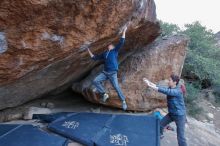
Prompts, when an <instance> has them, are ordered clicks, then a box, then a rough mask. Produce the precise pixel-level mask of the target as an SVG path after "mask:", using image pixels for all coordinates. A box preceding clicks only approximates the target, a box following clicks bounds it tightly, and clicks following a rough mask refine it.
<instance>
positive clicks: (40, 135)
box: [0, 124, 67, 146]
mask: <svg viewBox="0 0 220 146" xmlns="http://www.w3.org/2000/svg"><path fill="white" fill-rule="evenodd" d="M0 133H1V135H0V146H66V145H67V139H66V138H62V137H60V136H57V135H52V134H48V133H46V132H44V131H42V130H39V129H38V128H36V127H33V126H32V125H9V124H0Z"/></svg>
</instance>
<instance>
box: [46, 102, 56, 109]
mask: <svg viewBox="0 0 220 146" xmlns="http://www.w3.org/2000/svg"><path fill="white" fill-rule="evenodd" d="M46 107H47V108H54V107H55V105H54V104H53V103H51V102H48V103H47V106H46Z"/></svg>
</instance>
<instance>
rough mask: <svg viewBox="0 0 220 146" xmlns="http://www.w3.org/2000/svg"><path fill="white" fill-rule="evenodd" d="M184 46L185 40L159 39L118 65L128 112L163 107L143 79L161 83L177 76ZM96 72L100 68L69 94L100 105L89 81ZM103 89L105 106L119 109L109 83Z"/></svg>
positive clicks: (157, 96)
mask: <svg viewBox="0 0 220 146" xmlns="http://www.w3.org/2000/svg"><path fill="white" fill-rule="evenodd" d="M187 42H188V39H187V38H186V37H185V36H171V37H167V38H163V39H161V38H159V39H157V40H156V41H154V42H153V43H151V44H150V45H148V46H146V47H143V48H141V49H138V50H137V51H136V52H135V53H134V54H133V55H131V56H129V57H128V58H127V59H125V60H124V61H123V62H122V63H121V64H120V68H119V83H120V86H121V88H122V91H123V93H124V95H125V96H126V98H127V99H126V101H127V104H128V109H129V110H135V111H148V110H152V109H155V108H158V107H165V106H166V100H165V98H164V97H165V96H164V95H162V94H160V93H156V92H155V91H153V90H151V89H149V88H147V87H146V85H145V83H144V82H143V78H144V77H146V78H148V79H150V80H151V81H153V82H157V83H160V82H162V83H163V80H164V79H167V78H169V76H170V75H171V74H172V73H175V74H177V75H180V74H181V71H182V67H183V64H184V60H185V56H186V49H187ZM100 71H102V66H99V67H97V68H96V69H94V70H93V72H92V73H91V74H90V75H89V76H88V77H87V78H86V79H84V80H83V81H81V82H79V83H74V84H73V86H72V88H73V90H74V91H77V92H79V93H82V94H83V95H84V97H85V98H86V99H87V100H89V101H91V102H94V103H102V102H100V97H99V95H98V94H97V93H95V92H94V86H93V85H92V80H93V79H94V78H95V76H97V74H98V73H99V72H100ZM105 87H106V89H107V91H108V93H109V94H110V99H109V100H108V102H107V103H106V105H108V106H112V107H119V108H120V107H121V102H120V100H119V98H118V95H117V93H116V92H115V90H114V89H113V87H112V86H111V84H110V82H105Z"/></svg>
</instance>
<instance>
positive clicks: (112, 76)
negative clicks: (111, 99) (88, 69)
mask: <svg viewBox="0 0 220 146" xmlns="http://www.w3.org/2000/svg"><path fill="white" fill-rule="evenodd" d="M105 80H110V82H111V84H112V86H113V87H114V89H115V90H116V92H117V93H118V96H119V98H120V99H121V101H124V100H125V96H124V95H123V93H122V91H121V88H120V87H119V84H118V77H117V71H113V72H105V71H103V72H101V73H100V74H99V75H98V76H97V77H96V78H95V79H94V81H93V85H94V86H95V87H96V88H97V90H98V92H99V93H101V94H104V93H105V92H106V91H105V88H104V87H103V85H102V82H103V81H105Z"/></svg>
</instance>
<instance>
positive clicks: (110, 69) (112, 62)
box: [87, 27, 127, 110]
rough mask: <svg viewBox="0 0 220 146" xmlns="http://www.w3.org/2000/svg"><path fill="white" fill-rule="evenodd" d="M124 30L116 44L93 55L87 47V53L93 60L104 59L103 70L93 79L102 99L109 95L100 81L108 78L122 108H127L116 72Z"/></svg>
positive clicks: (105, 99) (104, 99)
mask: <svg viewBox="0 0 220 146" xmlns="http://www.w3.org/2000/svg"><path fill="white" fill-rule="evenodd" d="M126 30H127V27H125V28H124V29H123V32H122V37H121V39H120V42H119V43H118V44H117V45H116V46H114V45H113V44H110V45H108V49H107V50H106V51H104V52H103V53H101V54H99V55H93V53H92V52H91V51H90V49H89V48H88V49H87V50H88V52H89V55H90V56H91V58H92V59H93V60H102V61H104V70H103V71H102V72H101V73H100V74H99V75H98V76H97V77H96V78H95V79H94V81H93V84H94V86H95V87H96V88H97V90H98V92H99V93H100V94H101V97H102V101H103V102H104V103H105V102H106V101H107V99H108V98H109V95H108V94H107V93H106V90H105V88H104V87H103V85H102V82H103V81H105V80H110V82H111V84H112V86H113V87H114V89H115V90H116V92H117V94H118V96H119V98H120V100H121V101H122V108H123V110H126V109H127V104H126V101H125V96H124V95H123V93H122V90H121V88H120V86H119V84H118V77H117V72H118V52H119V49H120V48H121V47H122V46H123V44H124V42H125V33H126Z"/></svg>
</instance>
